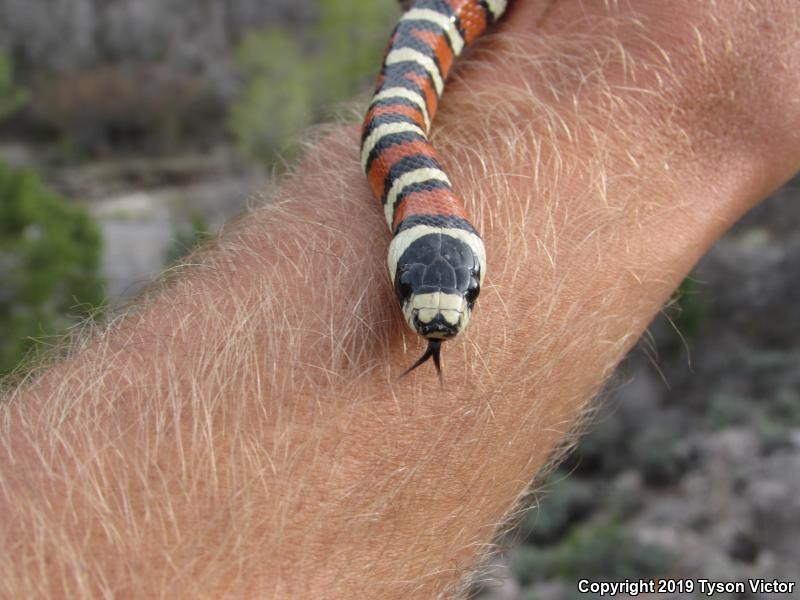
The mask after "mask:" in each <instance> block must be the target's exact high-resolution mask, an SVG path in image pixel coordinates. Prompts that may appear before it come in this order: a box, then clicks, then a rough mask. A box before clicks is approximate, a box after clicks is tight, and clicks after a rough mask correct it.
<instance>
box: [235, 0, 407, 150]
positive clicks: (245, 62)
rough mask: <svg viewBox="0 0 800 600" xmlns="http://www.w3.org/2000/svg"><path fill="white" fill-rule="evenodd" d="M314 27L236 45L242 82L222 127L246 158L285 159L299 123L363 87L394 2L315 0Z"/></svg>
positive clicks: (263, 34)
mask: <svg viewBox="0 0 800 600" xmlns="http://www.w3.org/2000/svg"><path fill="white" fill-rule="evenodd" d="M317 6H318V20H317V24H316V27H314V28H311V29H310V30H309V31H308V32H306V34H305V35H299V34H298V33H296V32H292V33H288V32H286V31H284V30H281V29H277V28H274V27H272V28H268V29H264V30H261V31H256V32H253V33H251V34H249V35H248V36H246V37H245V39H244V40H243V41H242V42H241V44H240V45H239V47H238V49H237V51H236V55H235V63H236V67H237V70H238V71H239V73H240V75H241V76H242V78H243V82H244V85H243V87H242V91H241V93H240V95H239V97H238V99H237V100H236V102H235V103H234V105H233V108H232V110H231V113H230V118H229V127H230V129H231V132H232V133H233V135H234V137H235V139H236V142H237V146H238V147H239V150H240V151H241V152H242V153H243V154H244V155H245V156H247V157H249V158H252V159H254V160H257V161H261V162H267V163H271V162H273V161H275V159H276V156H277V154H279V153H280V154H284V155H286V154H288V155H291V153H292V150H293V148H292V146H291V144H290V142H291V139H292V137H293V136H295V135H296V134H297V133H298V132H299V131H300V130H301V129H303V127H305V126H306V125H308V124H310V123H312V122H314V121H317V120H320V119H323V118H327V117H330V116H331V114H332V112H333V108H334V107H335V106H336V104H337V103H338V102H341V101H343V100H345V99H347V98H349V97H351V96H352V95H353V94H355V93H357V92H358V91H360V90H362V89H364V88H365V87H366V86H368V85H370V84H371V82H372V81H374V79H375V77H376V76H377V73H378V69H379V67H380V57H381V55H382V50H383V48H384V45H385V43H386V38H387V35H388V32H389V26H390V24H391V22H392V21H393V20H394V19H395V18H396V16H397V12H398V7H397V3H396V2H395V1H394V0H319V1H318V2H317Z"/></svg>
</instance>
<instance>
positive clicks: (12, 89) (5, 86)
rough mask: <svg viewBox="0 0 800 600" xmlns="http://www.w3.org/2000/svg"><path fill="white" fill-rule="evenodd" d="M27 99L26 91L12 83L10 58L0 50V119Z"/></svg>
mask: <svg viewBox="0 0 800 600" xmlns="http://www.w3.org/2000/svg"><path fill="white" fill-rule="evenodd" d="M27 100H28V94H27V92H25V90H23V89H21V88H19V87H17V86H16V84H15V83H14V65H13V64H12V63H11V59H10V58H9V57H8V54H7V53H6V52H0V119H4V118H5V117H8V116H10V115H12V114H14V113H15V112H16V111H17V110H19V109H20V108H21V107H22V106H23V105H24V104H25V102H26V101H27Z"/></svg>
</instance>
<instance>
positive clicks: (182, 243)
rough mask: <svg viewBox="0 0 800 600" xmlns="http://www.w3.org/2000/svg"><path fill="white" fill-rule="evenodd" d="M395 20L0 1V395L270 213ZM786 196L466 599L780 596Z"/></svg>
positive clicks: (320, 9) (793, 489)
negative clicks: (700, 588)
mask: <svg viewBox="0 0 800 600" xmlns="http://www.w3.org/2000/svg"><path fill="white" fill-rule="evenodd" d="M399 14H400V9H399V7H398V6H397V3H396V1H395V0H227V1H225V2H221V1H216V0H47V2H31V1H30V0H0V374H3V373H9V372H12V371H13V370H14V369H15V368H17V367H18V366H20V365H23V366H24V364H25V363H26V362H27V361H29V360H31V359H32V357H35V355H36V353H37V351H38V350H39V349H42V348H47V347H48V346H49V345H51V344H52V343H53V342H54V340H55V339H56V336H57V335H58V333H59V332H62V331H64V330H65V329H66V328H68V327H70V326H71V325H73V324H75V323H77V322H79V321H80V320H81V319H83V318H84V317H85V316H86V315H89V314H95V315H100V316H102V314H103V313H104V312H105V311H108V310H112V309H113V308H115V307H118V306H120V305H121V304H123V303H124V302H125V301H126V299H129V298H130V297H131V296H133V295H134V294H136V293H137V292H138V291H140V290H141V288H142V287H143V286H145V285H146V284H147V282H148V281H150V280H151V279H152V277H154V276H155V275H156V274H158V273H159V271H161V270H162V269H163V268H164V267H165V266H166V265H168V264H170V263H171V262H173V261H174V260H176V259H178V258H180V257H181V256H182V255H184V254H185V253H187V252H188V251H189V250H190V249H191V247H192V246H193V245H194V244H196V243H198V242H199V241H201V240H202V239H204V238H205V237H206V236H208V235H210V234H212V233H213V232H214V231H215V230H216V229H217V228H218V227H219V226H220V225H221V224H222V223H223V222H225V221H226V220H227V219H229V218H230V217H232V216H234V215H236V214H237V213H240V212H241V211H242V210H244V209H245V207H246V206H247V204H248V202H250V201H252V200H253V199H254V198H258V196H263V195H265V194H268V193H269V190H270V189H271V188H272V186H273V181H274V178H275V176H276V175H278V174H280V172H281V171H282V170H283V169H284V168H285V164H286V161H289V160H291V158H292V156H293V155H294V154H295V152H296V136H298V135H299V134H300V132H301V130H302V129H303V128H304V127H305V126H307V125H309V124H313V123H315V122H321V121H325V120H327V119H330V118H332V117H333V116H334V113H335V111H336V110H337V107H340V106H341V105H342V103H344V102H346V101H348V100H349V99H351V98H352V97H353V96H354V95H355V94H358V93H361V92H365V91H366V90H368V89H369V88H370V87H371V85H372V83H373V81H374V77H375V73H376V72H377V70H378V68H379V62H380V57H381V54H382V50H383V47H384V45H385V43H386V39H387V37H388V33H389V31H390V29H391V26H392V24H393V22H394V21H395V20H396V19H397V17H398V16H399ZM798 184H800V180H796V181H794V182H790V184H788V185H787V186H786V187H785V188H784V189H782V190H780V191H779V192H778V193H776V194H775V195H774V197H773V198H770V199H769V200H767V201H766V202H765V203H764V204H762V205H761V206H760V207H759V208H757V209H756V210H755V211H753V213H751V214H750V215H748V216H747V217H746V218H745V219H744V220H743V221H742V222H741V223H740V224H739V225H738V226H737V227H735V228H734V230H732V231H731V232H730V233H729V234H728V235H727V236H726V237H725V238H724V239H723V240H721V241H720V242H719V243H718V244H717V245H716V246H715V247H714V248H713V250H712V251H711V252H710V253H709V254H708V255H707V256H706V257H705V258H704V259H703V260H702V261H701V263H700V264H699V265H698V267H697V268H696V270H695V271H694V273H693V274H692V276H691V277H689V278H688V279H687V280H686V281H685V282H684V283H683V285H682V286H681V289H680V290H678V292H676V295H675V297H674V299H673V302H672V304H671V305H670V306H669V307H667V308H666V309H665V310H664V312H663V314H662V315H661V316H660V317H659V318H658V319H656V321H655V322H654V323H653V325H652V327H651V329H650V331H649V333H648V335H647V336H646V337H645V339H643V340H642V342H641V343H640V344H639V346H638V347H637V348H636V349H635V350H634V351H633V352H632V353H631V355H630V357H629V358H628V360H627V361H626V362H625V364H624V365H623V366H622V367H621V368H620V369H619V372H618V374H617V376H616V378H615V380H614V381H613V382H611V384H610V385H609V386H608V390H607V392H606V393H605V394H604V402H603V404H602V408H601V409H600V410H599V412H598V415H597V417H596V419H595V425H594V427H593V429H592V431H591V433H589V434H588V435H587V436H585V437H584V438H582V440H581V441H580V443H579V445H578V447H577V449H576V450H575V451H574V452H573V453H572V454H571V455H570V456H569V457H568V458H567V460H566V462H565V463H564V464H563V465H562V466H561V467H560V468H559V469H558V470H556V471H555V472H553V473H552V474H551V475H550V476H549V477H548V478H547V480H546V481H545V485H544V489H543V492H542V493H541V494H539V495H538V496H537V498H536V503H537V505H538V508H537V509H535V510H532V511H530V512H529V513H528V515H527V516H526V517H525V518H524V519H523V520H522V522H521V524H520V527H519V528H518V529H517V530H515V531H514V532H512V533H510V534H509V535H508V536H506V537H504V538H503V539H502V540H500V542H501V547H503V548H506V550H505V551H504V552H502V553H501V554H499V555H498V556H497V557H495V558H494V559H493V560H492V562H491V564H490V565H489V567H488V568H487V571H486V573H485V577H484V578H483V579H482V582H481V583H478V584H476V585H475V586H474V590H473V592H474V596H476V597H480V598H482V599H483V600H500V599H507V600H516V599H533V598H537V599H539V598H542V599H552V600H556V599H562V598H563V599H572V598H577V597H579V596H580V597H583V598H585V597H586V595H579V594H578V593H577V589H576V582H577V580H578V579H581V578H587V579H595V580H598V579H605V580H612V579H613V580H624V579H625V578H631V579H637V578H639V577H644V578H649V577H681V578H683V577H695V578H696V577H704V578H709V579H714V580H742V579H746V578H747V577H764V578H768V579H771V578H773V577H777V578H779V579H791V578H793V577H794V578H796V577H797V565H798V564H800V543H798V542H797V540H799V539H800V310H798V308H799V307H800V280H799V278H798V275H800V202H798V200H800V198H799V196H800V192H798ZM695 595H696V594H688V595H686V594H685V595H683V596H681V595H680V594H676V595H674V597H694V596H695ZM715 597H716V598H721V597H723V595H717V596H715ZM745 597H758V596H756V595H749V596H745ZM772 597H773V598H774V597H775V596H772ZM737 598H742V596H737Z"/></svg>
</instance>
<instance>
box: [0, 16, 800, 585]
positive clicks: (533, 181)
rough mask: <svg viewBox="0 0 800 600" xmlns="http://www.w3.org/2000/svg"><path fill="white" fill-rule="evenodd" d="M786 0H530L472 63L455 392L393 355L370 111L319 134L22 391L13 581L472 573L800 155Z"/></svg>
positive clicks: (447, 123)
mask: <svg viewBox="0 0 800 600" xmlns="http://www.w3.org/2000/svg"><path fill="white" fill-rule="evenodd" d="M763 4H767V3H766V2H765V3H763ZM769 4H770V5H771V6H772V9H771V10H772V11H773V12H772V13H765V12H763V9H762V12H761V13H759V14H760V15H762V16H765V15H766V16H767V17H768V22H769V23H771V25H772V28H771V29H770V30H769V32H768V33H764V32H763V31H762V29H763V28H760V27H758V26H751V25H750V24H743V25H741V27H740V25H739V23H740V21H741V20H742V19H743V16H742V14H741V13H740V12H739V9H737V8H736V7H734V6H733V3H731V6H730V7H728V8H724V9H721V10H719V11H717V13H715V14H713V15H711V13H710V12H709V13H708V14H705V16H703V18H695V16H694V15H693V16H692V18H691V19H689V18H688V17H687V18H686V19H684V20H680V19H678V20H677V21H675V20H674V19H673V21H672V22H673V25H674V29H673V30H670V31H665V32H661V31H660V30H659V28H658V27H657V25H658V23H659V21H658V18H657V17H658V15H648V14H646V13H636V14H624V13H623V12H620V11H618V10H614V11H611V12H606V11H605V10H602V11H601V10H600V9H597V12H598V13H600V12H602V13H603V14H604V15H605V16H604V20H602V21H598V16H597V15H588V16H587V15H584V10H585V9H583V8H579V7H578V6H577V3H572V2H556V3H551V5H550V6H549V8H546V9H545V8H543V6H542V5H540V4H538V3H536V2H529V3H524V2H519V3H518V5H517V7H516V8H514V9H513V10H512V12H511V13H510V14H509V18H508V21H507V23H506V24H505V25H504V27H503V29H502V33H501V34H499V35H498V36H495V38H494V39H492V40H487V43H486V44H483V45H482V46H481V47H480V48H479V49H478V54H477V55H473V57H474V58H475V59H476V60H474V61H473V60H469V59H468V64H466V65H464V66H463V68H461V69H460V70H459V71H458V72H457V74H456V78H455V79H454V81H452V82H451V83H450V84H449V86H448V89H447V92H446V96H445V100H444V102H443V105H442V109H441V111H440V114H439V115H438V116H437V123H436V125H435V127H434V138H433V141H434V144H435V145H436V146H437V148H438V150H439V151H440V154H441V156H442V157H443V160H444V162H445V165H444V166H445V168H446V170H447V171H448V173H449V174H450V175H451V179H452V180H453V181H454V182H455V186H456V191H457V192H459V193H460V194H461V195H462V196H463V197H464V199H465V201H466V203H467V207H468V209H469V211H470V212H471V214H472V215H474V216H475V217H476V224H477V225H478V228H479V230H480V231H481V233H482V234H483V237H484V238H485V240H486V244H487V251H488V257H489V258H488V261H489V264H488V275H487V279H486V282H485V285H484V290H483V292H482V294H481V299H480V301H479V308H478V309H477V311H476V314H475V316H474V318H473V320H472V323H471V325H470V328H469V330H468V331H467V332H466V334H464V335H463V336H461V337H459V338H457V339H456V340H455V341H453V342H449V343H448V344H447V346H448V347H446V349H445V355H444V361H445V378H446V385H445V387H444V388H443V389H442V388H440V387H439V384H438V380H437V379H436V377H435V376H434V375H433V374H432V373H431V372H429V371H427V370H424V369H421V370H418V371H416V372H415V373H414V374H413V375H411V376H409V377H408V378H407V379H404V380H402V381H400V382H397V381H396V380H395V378H396V376H397V375H399V374H400V373H401V372H402V370H403V369H404V368H405V367H407V366H408V365H409V364H410V362H411V361H413V359H414V358H416V357H417V355H418V354H419V353H420V348H421V341H420V340H418V339H415V338H413V337H412V336H411V335H410V334H409V333H408V332H407V331H406V328H405V326H404V325H403V323H402V321H401V318H400V316H399V314H398V313H399V311H398V310H397V307H396V301H395V300H394V298H393V294H392V290H391V286H390V284H389V282H388V278H387V276H386V266H385V256H386V249H387V247H388V241H389V234H388V231H387V230H386V225H385V222H384V221H383V216H382V214H381V209H380V206H378V205H377V204H376V203H375V202H374V201H373V200H372V199H371V197H370V193H369V191H368V188H367V185H366V182H365V181H364V177H363V174H362V173H361V172H360V168H359V165H358V152H357V149H358V140H357V134H356V132H355V129H347V130H342V131H339V132H337V133H336V135H334V136H331V137H328V138H326V139H325V140H323V141H322V142H321V143H320V144H319V145H317V146H316V147H315V148H314V149H313V150H312V151H310V153H309V155H308V156H307V157H306V159H305V160H304V162H303V163H302V164H301V166H300V168H299V169H298V171H297V174H296V175H294V176H293V177H292V178H290V179H289V180H288V181H287V182H286V184H285V185H284V187H283V189H282V192H281V194H280V197H279V198H278V199H277V201H276V202H275V203H273V204H270V205H268V206H266V207H263V208H261V209H258V210H256V211H254V212H253V213H252V214H250V215H249V216H248V217H247V218H246V219H245V220H243V221H242V222H241V223H239V224H238V225H237V226H235V227H233V228H231V230H230V231H228V232H226V233H225V234H224V235H223V238H222V240H221V241H220V244H219V247H218V248H215V249H214V250H211V251H209V252H208V253H207V254H206V255H205V256H204V257H203V258H202V260H201V261H200V262H201V264H200V266H196V267H191V268H187V269H186V272H185V273H182V274H180V275H177V276H176V277H175V278H174V281H173V282H172V283H171V284H170V285H168V286H167V287H166V288H165V289H164V290H163V291H160V292H159V293H158V294H156V295H155V297H154V299H153V300H152V301H151V302H149V303H147V304H146V305H143V306H142V307H141V308H140V309H139V310H138V312H137V313H136V314H135V315H132V316H130V317H128V318H127V319H125V320H124V321H122V322H121V323H120V324H118V325H117V326H115V327H113V328H112V329H110V330H109V331H108V333H106V334H105V335H103V336H101V337H99V338H97V339H95V340H93V341H92V342H91V343H90V344H89V345H88V346H87V348H85V349H84V350H82V351H81V352H79V353H77V355H76V356H75V357H74V358H72V359H71V360H70V361H68V362H65V363H62V364H60V365H58V366H56V367H54V368H52V369H51V370H50V371H49V372H47V373H46V374H45V375H44V376H43V377H42V378H41V380H40V381H39V382H38V383H36V384H34V385H30V386H27V387H24V388H21V389H20V390H18V391H17V392H16V393H15V395H14V396H13V397H12V398H11V399H10V401H9V403H8V405H7V406H6V407H5V408H4V410H5V415H4V420H3V425H4V430H3V440H4V442H5V445H4V446H2V447H0V483H1V484H2V486H3V487H2V489H1V490H0V492H1V493H0V510H1V511H2V514H3V518H2V524H0V536H2V537H0V544H2V546H3V548H5V549H6V555H5V556H4V557H3V559H2V563H0V568H2V572H0V581H1V582H2V585H3V586H6V589H4V590H3V591H4V592H5V593H6V594H8V595H24V596H29V595H31V593H33V591H36V590H38V591H40V592H45V591H50V592H54V591H57V590H70V591H72V594H71V595H74V591H75V590H80V589H84V590H88V591H90V592H94V593H98V592H99V591H100V590H103V589H111V590H115V591H116V592H117V594H122V595H126V594H129V595H137V596H144V595H154V594H155V593H156V592H158V593H163V594H164V595H174V594H175V593H183V594H186V595H187V596H198V595H209V596H218V595H220V593H221V592H223V591H228V592H230V593H231V594H232V595H239V594H241V593H242V592H245V591H248V592H250V593H255V592H258V593H259V595H260V596H266V597H276V598H279V597H309V598H316V597H331V598H336V597H347V596H353V595H354V594H355V595H356V596H358V595H368V596H370V597H383V598H391V597H397V598H401V597H403V598H405V597H436V595H437V594H444V593H448V592H449V591H452V590H453V589H454V587H455V586H456V585H457V583H458V581H459V580H460V579H461V578H462V577H463V576H464V574H465V573H466V572H467V570H468V569H469V568H470V567H471V566H472V565H474V564H475V562H476V560H477V558H478V556H479V555H480V553H481V551H482V550H483V549H484V547H485V545H486V544H487V543H488V541H489V540H490V538H491V536H492V534H493V532H494V531H495V528H496V527H497V524H498V523H500V522H502V520H503V519H504V516H505V515H506V514H507V513H508V511H509V509H510V508H511V507H512V506H513V504H514V502H515V500H516V499H517V498H518V497H519V496H520V494H522V493H523V492H524V490H525V489H526V487H527V485H528V484H529V482H530V481H531V480H532V479H533V477H534V476H535V475H536V473H537V472H538V471H539V470H540V468H541V467H542V466H543V465H544V464H545V462H546V461H547V460H548V457H550V456H551V455H552V453H553V451H554V449H555V448H556V447H557V445H558V444H559V443H560V442H561V441H562V440H563V438H564V435H565V434H566V433H567V432H568V431H569V430H571V429H572V428H573V427H574V425H575V423H576V421H577V420H578V419H579V417H580V415H581V414H582V412H583V409H584V407H585V405H586V403H587V402H588V401H589V400H590V398H591V397H592V396H593V395H594V394H595V392H596V391H597V390H598V389H599V387H600V386H601V385H602V383H603V381H604V380H605V378H606V377H607V376H608V374H609V373H610V372H611V371H612V370H613V368H614V367H615V365H616V364H617V363H618V361H619V360H620V359H621V358H622V357H623V356H624V354H625V353H626V352H627V350H628V349H629V348H630V347H631V345H632V344H633V343H634V342H635V341H636V339H637V338H638V337H639V335H640V334H641V332H642V331H643V329H644V328H645V326H646V325H647V323H648V322H649V321H650V319H651V318H652V316H653V315H654V313H655V312H656V311H657V310H658V309H659V308H660V306H661V305H662V304H663V302H664V301H665V299H666V298H667V297H668V296H669V294H670V293H671V291H672V289H673V288H674V287H675V285H676V284H677V283H678V282H679V281H680V280H681V278H682V277H683V276H684V275H685V274H686V272H687V271H688V270H689V269H690V268H691V266H692V265H693V263H694V262H695V261H696V259H697V258H698V257H699V256H700V255H701V254H702V253H703V252H704V251H705V250H706V248H707V247H708V246H709V245H710V244H711V243H712V242H713V240H714V239H715V238H716V237H717V236H719V235H720V233H721V232H723V231H724V230H725V229H726V228H727V227H728V226H729V225H730V224H731V223H732V222H733V221H734V220H735V219H736V218H737V217H738V216H739V215H740V214H741V213H742V212H743V211H745V210H746V209H747V208H748V207H750V206H752V205H753V204H754V203H755V202H757V201H758V200H759V199H760V198H761V197H763V196H764V195H765V194H766V193H767V192H768V191H769V190H770V189H772V188H773V187H775V186H776V185H778V184H779V183H780V182H781V180H782V179H785V178H787V177H788V176H789V175H791V173H792V172H793V170H794V169H796V168H797V167H798V164H796V163H791V162H790V161H789V158H788V157H792V156H794V157H796V156H800V153H799V152H798V146H800V142H798V140H797V138H796V137H792V134H791V133H784V131H786V130H788V131H792V130H793V131H798V130H800V128H798V126H797V125H798V123H799V122H800V118H798V113H800V108H798V106H797V104H796V103H795V104H794V105H792V104H791V102H788V103H787V102H782V97H783V95H786V96H787V97H789V96H790V95H792V94H793V97H794V98H796V97H798V94H797V91H798V81H797V79H798V77H797V71H798V63H797V60H798V57H797V50H796V48H795V49H792V48H791V43H793V39H792V35H791V32H792V31H796V27H797V16H796V13H795V14H793V13H792V12H791V11H790V10H789V8H788V6H789V4H787V8H778V7H777V4H776V3H774V2H773V3H769ZM744 10H745V9H742V11H744ZM584 17H585V18H584ZM712 17H713V18H712ZM779 17H780V18H779ZM634 18H635V19H639V21H640V24H637V23H636V22H635V20H634ZM790 18H793V19H794V25H792V22H791V21H790V20H789V19H790ZM534 22H536V23H538V25H537V26H535V27H534V26H533V25H532V23H534ZM599 23H600V24H599ZM676 23H677V24H676ZM754 27H755V28H754ZM781 28H783V30H782V29H781ZM597 29H601V30H602V32H603V34H602V35H600V34H598V33H596V30H597ZM731 48H735V49H736V51H734V50H732V49H731ZM739 52H741V54H739ZM759 52H761V54H759ZM762 55H763V57H764V60H765V61H766V58H767V57H770V58H771V63H772V65H771V66H770V69H771V70H770V71H769V72H768V73H767V72H765V71H764V68H763V65H762V64H761V62H758V63H756V64H750V62H751V61H752V57H753V56H762ZM477 58H480V61H478V60H477ZM792 61H794V62H792ZM792 75H794V77H792ZM770 77H773V78H774V79H770ZM730 78H732V79H730ZM759 78H763V80H761V81H759V80H758V79H759ZM773 83H774V85H775V86H778V87H779V88H780V89H779V90H775V91H772V92H771V93H770V94H768V95H767V96H766V97H764V96H763V95H762V96H761V97H759V98H758V99H759V102H755V96H758V95H759V94H762V92H763V91H764V89H765V85H767V84H770V85H771V84H773ZM726 99H729V100H730V102H728V103H727V104H726V102H727V100H726ZM718 103H722V106H721V107H720V106H719V105H718ZM792 107H793V108H792ZM792 110H794V111H795V113H794V114H792ZM733 144H735V146H736V150H735V151H732V150H731V145H733ZM193 262H196V261H193ZM405 350H408V351H407V352H406V351H405ZM23 590H24V591H23ZM363 590H368V592H367V593H366V594H365V592H364V591H363ZM234 593H235V594H234Z"/></svg>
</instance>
